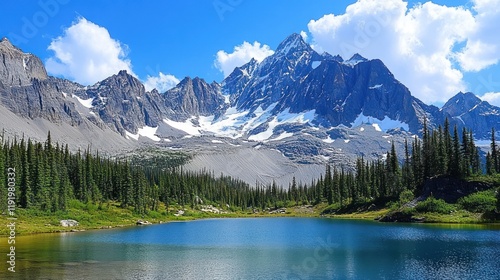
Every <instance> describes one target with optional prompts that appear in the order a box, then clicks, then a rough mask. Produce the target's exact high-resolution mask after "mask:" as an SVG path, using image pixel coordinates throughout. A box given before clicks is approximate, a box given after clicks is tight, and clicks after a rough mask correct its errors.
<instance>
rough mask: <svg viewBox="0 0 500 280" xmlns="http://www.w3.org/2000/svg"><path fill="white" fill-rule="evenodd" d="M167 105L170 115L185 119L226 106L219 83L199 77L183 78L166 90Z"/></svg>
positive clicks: (173, 117)
mask: <svg viewBox="0 0 500 280" xmlns="http://www.w3.org/2000/svg"><path fill="white" fill-rule="evenodd" d="M163 99H164V102H165V103H164V104H165V107H166V108H168V110H169V111H168V112H169V114H168V115H169V117H170V118H172V119H180V120H185V119H187V118H189V117H190V116H209V115H215V114H217V113H219V112H220V111H221V110H223V109H224V107H225V98H224V96H223V95H222V94H221V92H220V86H219V84H217V83H215V82H214V83H212V84H208V83H207V82H205V81H204V80H203V79H200V78H198V77H196V78H194V79H191V78H189V77H187V78H185V79H184V80H182V81H181V82H180V83H179V84H178V85H177V86H176V87H174V88H172V89H170V90H168V91H167V92H165V94H164V96H163Z"/></svg>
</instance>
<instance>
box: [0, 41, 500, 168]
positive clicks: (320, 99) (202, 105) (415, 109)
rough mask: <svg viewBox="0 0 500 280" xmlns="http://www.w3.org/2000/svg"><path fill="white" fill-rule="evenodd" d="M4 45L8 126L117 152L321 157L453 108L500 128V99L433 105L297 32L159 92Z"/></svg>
mask: <svg viewBox="0 0 500 280" xmlns="http://www.w3.org/2000/svg"><path fill="white" fill-rule="evenodd" d="M0 56H1V58H2V60H1V63H0V113H2V117H0V128H2V127H3V128H4V129H5V130H6V132H7V133H8V134H10V135H14V134H16V135H18V136H21V135H25V136H28V137H32V138H37V139H44V138H45V136H46V133H47V131H48V130H51V132H52V134H55V137H56V139H59V141H63V142H66V143H69V144H71V145H73V146H75V147H86V146H88V145H93V147H95V148H99V149H102V150H104V151H108V152H110V153H116V152H119V151H122V150H124V149H125V150H126V149H133V148H134V147H137V146H139V145H142V144H143V143H145V142H147V143H153V144H155V145H158V146H162V147H167V148H170V149H186V150H189V145H191V144H192V145H193V147H197V148H194V150H196V151H200V150H204V151H203V153H206V152H207V151H206V150H214V154H220V153H225V152H224V149H223V150H222V151H221V150H220V149H221V147H223V146H224V147H231V149H237V148H236V147H241V149H245V148H249V147H250V148H252V149H253V150H256V149H260V148H263V149H267V150H276V151H278V152H279V153H281V155H283V156H284V157H285V158H287V159H289V160H290V161H291V162H293V163H294V164H318V165H320V164H323V163H324V162H329V161H339V160H340V161H343V160H344V159H345V158H351V159H352V158H353V156H354V157H355V156H357V155H360V154H361V155H365V156H369V157H372V158H376V157H380V156H382V155H383V153H384V151H386V150H387V149H388V142H391V141H389V140H391V139H390V138H392V140H395V141H396V142H398V143H402V139H404V138H406V137H411V135H414V134H417V135H418V134H420V132H421V129H422V126H423V123H424V120H427V123H428V125H429V126H430V127H437V126H438V125H440V124H442V123H443V122H444V120H445V118H449V119H450V121H451V123H452V124H456V125H457V126H459V127H467V128H472V129H473V130H474V133H475V137H476V138H477V139H486V138H489V134H490V131H491V128H492V127H494V128H495V129H496V130H500V108H498V107H495V106H492V105H490V104H489V103H488V102H485V101H481V99H479V98H478V97H477V96H475V95H474V94H473V93H458V94H457V95H456V96H454V97H453V98H451V99H450V100H449V101H448V102H446V104H445V105H444V106H443V107H442V108H438V107H436V106H433V105H426V104H424V103H423V102H422V101H420V100H418V99H417V98H415V97H413V96H412V95H411V93H410V91H409V90H408V88H406V87H405V86H404V85H403V84H402V83H400V82H399V81H398V80H397V79H396V78H395V77H394V75H393V74H392V73H391V72H390V70H389V69H388V68H387V67H386V66H385V65H384V63H383V62H382V61H381V60H378V59H373V60H368V59H366V58H363V57H362V56H361V55H359V54H355V55H354V56H353V57H351V58H349V59H347V60H344V59H343V58H342V57H340V56H338V55H336V56H333V55H330V54H328V53H322V54H319V53H317V52H316V51H314V50H313V49H312V48H311V46H310V45H308V44H307V43H306V42H305V41H304V40H303V39H302V37H301V36H300V35H299V34H292V35H290V36H289V37H288V38H286V39H285V40H284V41H283V42H282V43H281V44H280V45H279V46H278V48H277V49H276V52H275V53H274V54H273V55H271V56H269V57H267V58H266V59H264V60H263V61H262V62H260V63H259V62H257V61H256V60H254V59H252V60H251V61H250V62H248V63H247V64H245V65H243V66H241V67H237V68H235V69H234V71H233V72H232V73H231V74H230V75H229V76H228V77H227V78H225V79H224V80H223V81H222V82H221V83H220V84H219V83H217V82H212V83H207V82H206V81H204V80H203V79H202V78H198V77H195V78H190V77H186V78H185V79H183V80H182V81H181V82H180V83H179V84H178V85H177V86H176V87H174V88H172V89H170V90H168V91H167V92H163V93H160V92H158V91H157V90H152V91H150V92H148V91H146V90H145V88H144V86H143V84H142V83H141V81H139V80H138V79H136V78H135V77H133V76H131V75H130V74H128V73H127V72H126V71H120V72H119V73H117V74H116V75H113V76H111V77H109V78H107V79H105V80H103V81H101V82H98V83H96V84H95V85H92V86H82V85H79V84H77V83H73V82H71V81H68V80H65V79H60V78H56V77H50V76H48V75H47V72H46V70H45V67H44V65H43V63H42V61H41V60H40V59H39V58H37V57H36V56H35V55H32V54H27V53H24V52H23V51H21V50H20V49H18V48H16V47H15V46H13V45H12V44H11V43H10V42H9V40H7V39H5V38H4V39H2V40H1V41H0ZM207 137H208V138H210V139H211V140H210V141H205V140H202V139H208V138H207ZM194 139H197V140H194ZM388 139H389V140H388ZM193 141H196V142H193ZM186 143H191V144H189V145H188V144H186ZM232 151H233V150H232ZM222 169H224V168H222ZM226 169H227V168H226ZM222 171H224V170H222ZM285 173H286V172H285ZM291 173H293V172H291ZM269 177H272V176H271V175H270V176H269Z"/></svg>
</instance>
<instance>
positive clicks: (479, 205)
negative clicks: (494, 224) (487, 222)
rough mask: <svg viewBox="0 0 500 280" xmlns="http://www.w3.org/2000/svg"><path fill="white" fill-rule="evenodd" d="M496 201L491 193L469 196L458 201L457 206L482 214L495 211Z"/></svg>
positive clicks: (484, 192) (485, 192) (478, 193)
mask: <svg viewBox="0 0 500 280" xmlns="http://www.w3.org/2000/svg"><path fill="white" fill-rule="evenodd" d="M496 203H497V199H496V198H495V194H494V193H493V192H491V191H483V192H477V193H473V194H470V195H468V196H465V197H462V198H460V199H459V200H458V204H459V205H460V206H461V207H462V208H463V209H465V210H467V211H470V212H475V213H484V212H489V211H493V210H495V206H496Z"/></svg>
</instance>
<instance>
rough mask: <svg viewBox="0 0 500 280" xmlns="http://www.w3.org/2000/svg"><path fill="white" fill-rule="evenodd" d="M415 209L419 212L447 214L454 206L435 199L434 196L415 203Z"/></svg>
mask: <svg viewBox="0 0 500 280" xmlns="http://www.w3.org/2000/svg"><path fill="white" fill-rule="evenodd" d="M415 209H416V210H417V211H418V212H420V213H425V212H433V213H440V214H449V213H450V212H451V211H453V210H455V207H454V206H453V205H451V204H448V203H446V202H445V201H444V200H442V199H435V198H434V197H429V198H427V199H426V200H424V201H422V202H420V203H419V204H417V206H416V207H415Z"/></svg>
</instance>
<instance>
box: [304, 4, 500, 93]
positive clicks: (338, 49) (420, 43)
mask: <svg viewBox="0 0 500 280" xmlns="http://www.w3.org/2000/svg"><path fill="white" fill-rule="evenodd" d="M499 7H500V0H475V1H474V6H473V8H472V9H467V8H465V7H447V6H441V5H437V4H434V3H432V2H426V3H424V4H418V5H416V6H414V7H408V4H407V3H406V2H404V1H402V0H384V1H380V0H358V1H357V2H356V3H354V4H352V5H349V6H348V7H347V8H346V11H345V13H344V14H341V15H333V14H329V15H325V16H323V17H322V18H320V19H318V20H312V21H310V22H309V24H308V28H309V33H310V34H311V39H312V41H313V47H314V48H315V49H316V50H317V51H320V52H322V51H327V52H329V53H331V54H340V55H341V56H342V57H344V59H347V58H349V57H350V56H352V55H353V54H355V53H360V54H361V55H363V56H365V57H367V58H371V59H374V58H379V59H381V60H382V61H383V62H384V63H385V64H386V65H387V66H388V68H389V69H390V70H391V71H392V72H393V73H394V75H395V76H396V78H397V79H399V80H400V81H401V82H402V83H404V84H405V85H406V86H408V87H409V88H410V90H411V91H412V93H413V94H414V95H415V96H417V97H418V98H420V99H422V100H423V101H425V102H443V101H446V100H447V99H449V98H450V97H451V96H452V95H454V94H456V93H457V92H458V91H460V90H466V85H465V83H464V81H463V73H464V72H467V71H479V70H482V69H484V68H485V67H488V66H490V65H493V64H495V63H497V62H498V59H499V58H500V52H499V50H498V46H500V38H499V37H498V36H494V35H493V34H496V31H495V29H497V27H496V26H497V24H496V23H497V22H499V21H500V17H499V14H500V13H499Z"/></svg>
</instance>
